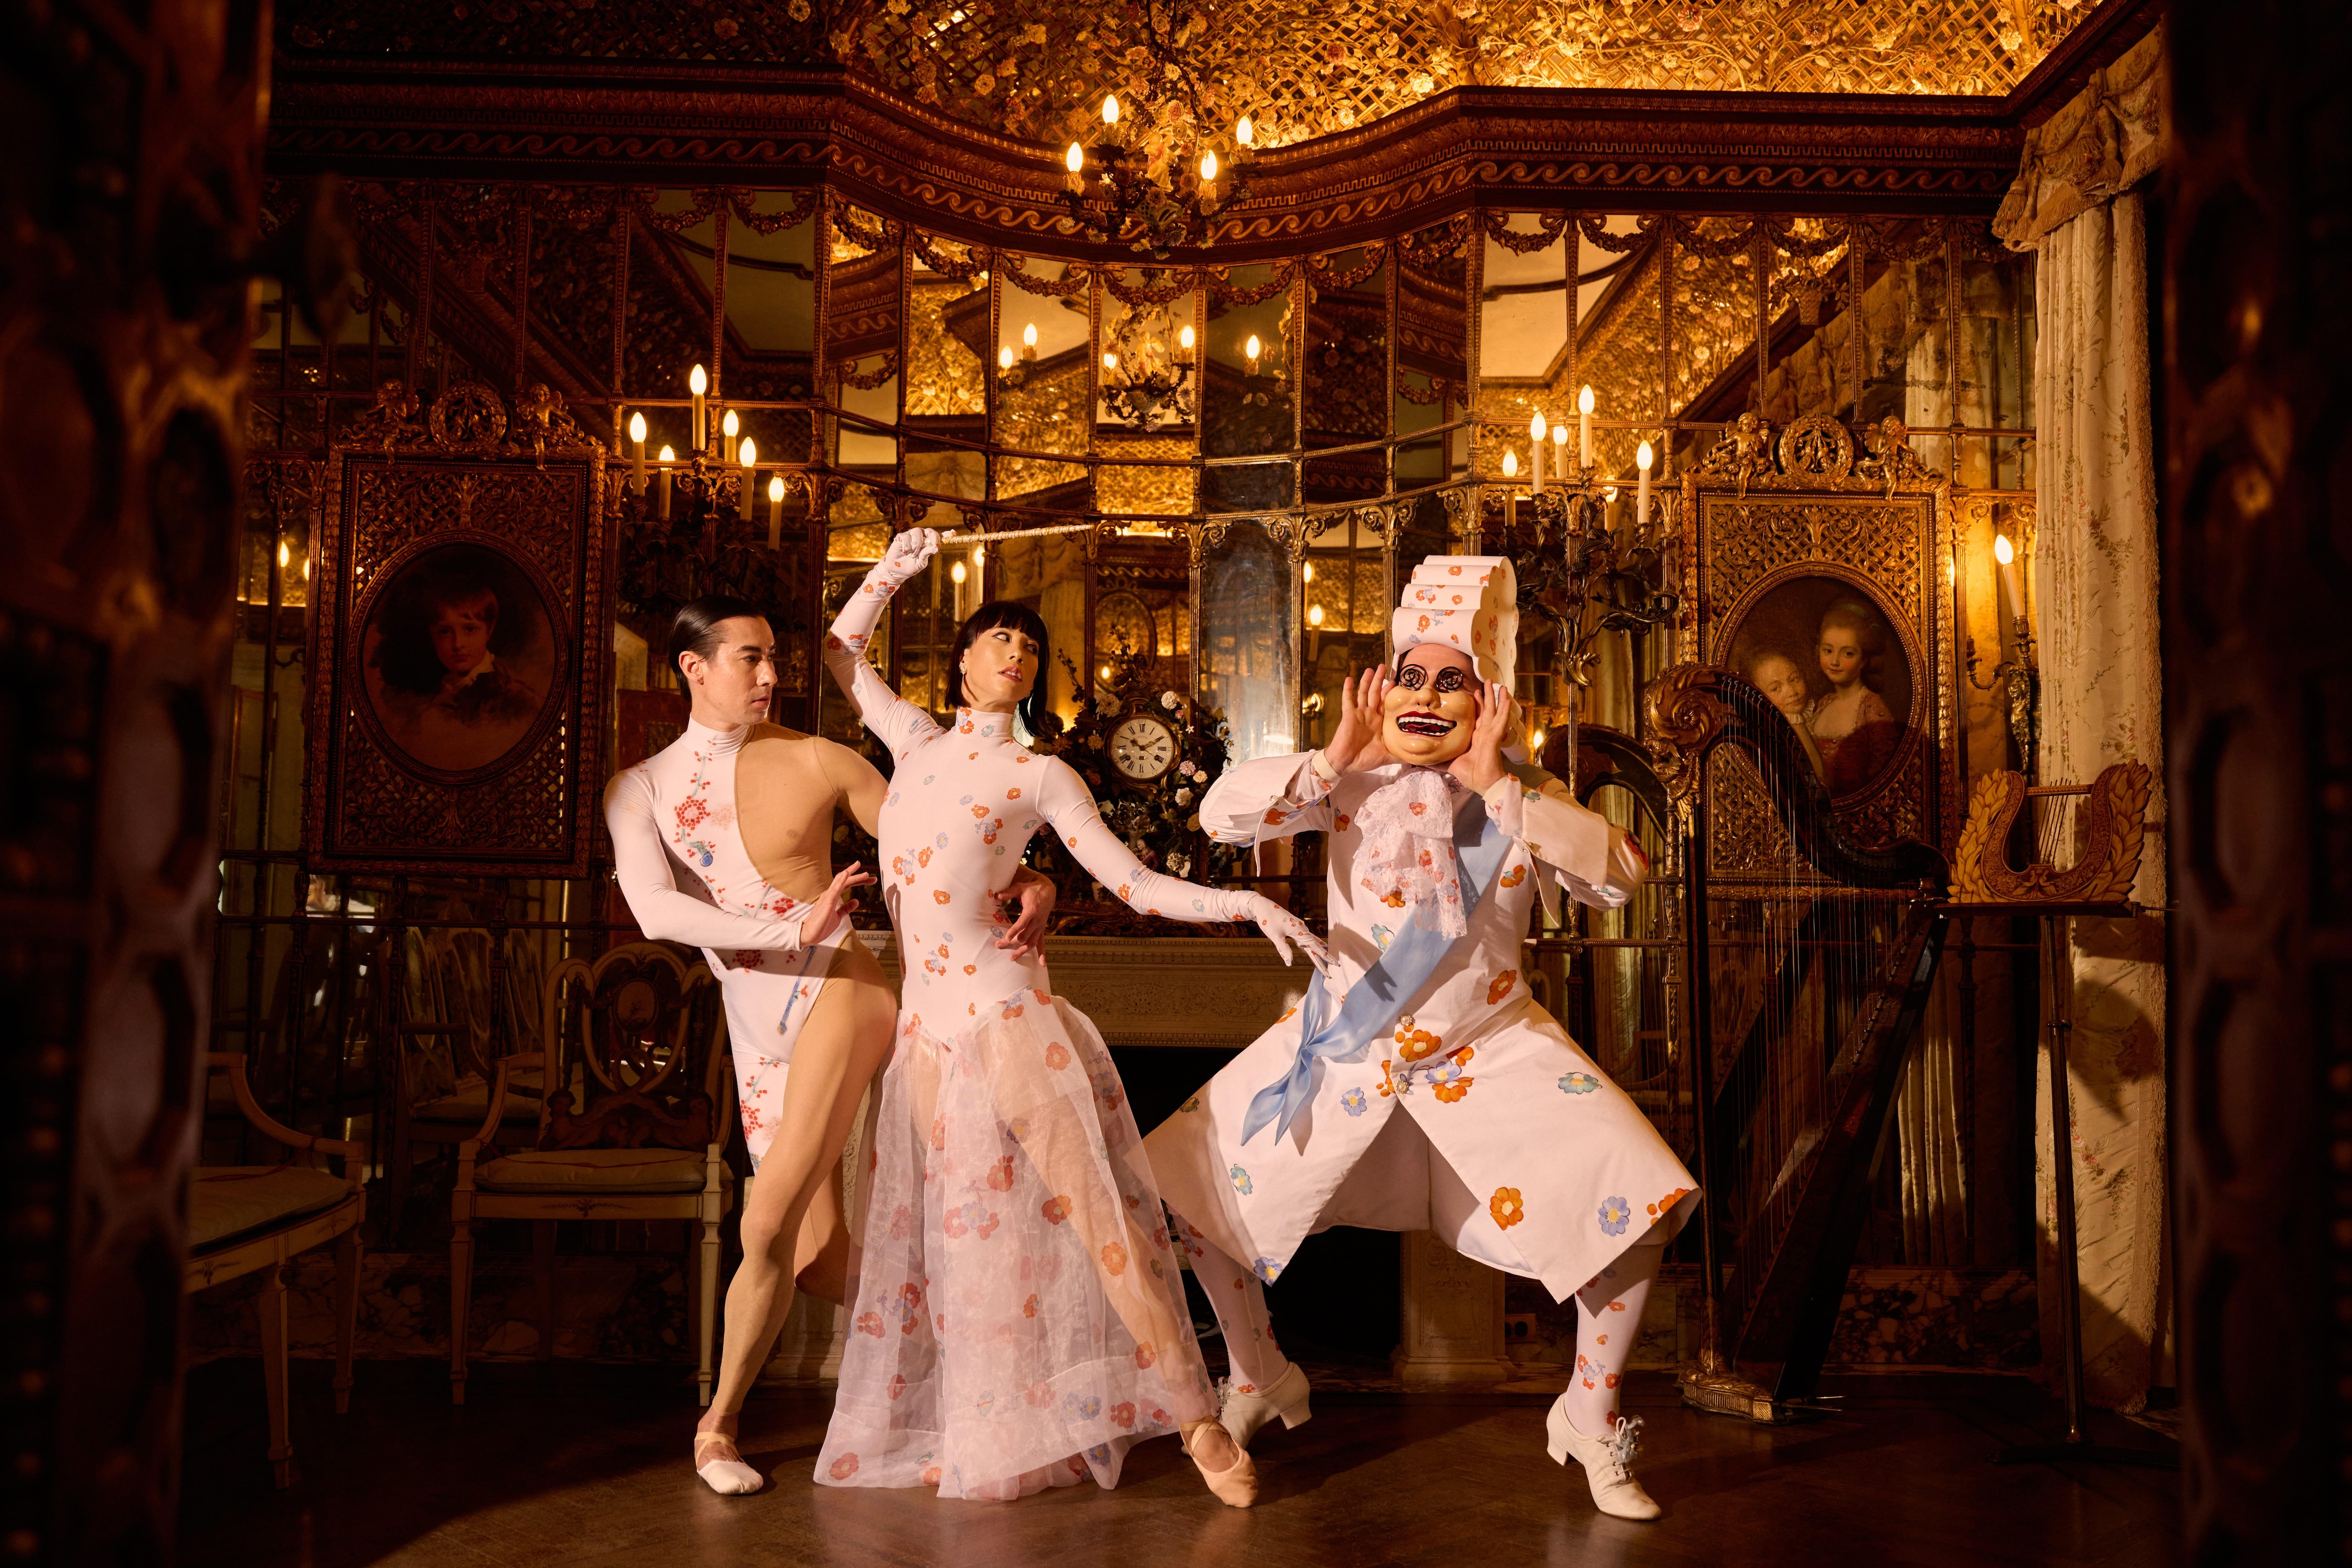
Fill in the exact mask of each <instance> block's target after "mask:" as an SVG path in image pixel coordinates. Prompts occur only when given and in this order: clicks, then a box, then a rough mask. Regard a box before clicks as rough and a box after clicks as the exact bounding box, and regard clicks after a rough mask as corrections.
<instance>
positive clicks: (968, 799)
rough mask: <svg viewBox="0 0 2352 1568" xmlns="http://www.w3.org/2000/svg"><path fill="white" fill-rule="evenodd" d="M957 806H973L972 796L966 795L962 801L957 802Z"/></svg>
mask: <svg viewBox="0 0 2352 1568" xmlns="http://www.w3.org/2000/svg"><path fill="white" fill-rule="evenodd" d="M956 804H957V805H971V796H970V795H965V796H964V797H963V798H962V799H961V800H959V801H957V802H956Z"/></svg>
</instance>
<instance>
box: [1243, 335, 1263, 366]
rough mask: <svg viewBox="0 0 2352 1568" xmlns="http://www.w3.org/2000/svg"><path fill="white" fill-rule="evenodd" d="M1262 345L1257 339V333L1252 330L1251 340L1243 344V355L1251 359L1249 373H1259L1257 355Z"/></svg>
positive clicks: (1246, 358) (1248, 359)
mask: <svg viewBox="0 0 2352 1568" xmlns="http://www.w3.org/2000/svg"><path fill="white" fill-rule="evenodd" d="M1261 346H1262V345H1261V344H1260V343H1259V342H1258V341H1257V334H1256V333H1255V332H1252V333H1251V334H1250V335H1249V342H1245V343H1244V344H1243V345H1242V357H1243V358H1244V359H1245V360H1247V361H1249V373H1250V374H1252V375H1255V374H1257V355H1258V350H1259V348H1260V347H1261Z"/></svg>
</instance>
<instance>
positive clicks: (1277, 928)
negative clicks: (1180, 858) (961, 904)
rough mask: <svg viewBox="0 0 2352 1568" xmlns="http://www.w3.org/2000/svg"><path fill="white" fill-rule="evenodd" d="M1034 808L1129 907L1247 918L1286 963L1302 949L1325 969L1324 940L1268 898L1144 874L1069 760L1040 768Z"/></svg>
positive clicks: (1186, 917) (1171, 914) (1198, 919)
mask: <svg viewBox="0 0 2352 1568" xmlns="http://www.w3.org/2000/svg"><path fill="white" fill-rule="evenodd" d="M1037 807H1038V810H1039V811H1040V812H1041V813H1042V814H1043V815H1044V816H1045V820H1046V821H1047V822H1049V823H1051V824H1052V825H1053V827H1054V831H1055V833H1056V834H1058V835H1059V836H1060V837H1061V840H1062V842H1063V843H1064V844H1066V845H1067V846H1068V847H1069V850H1070V853H1071V854H1072V855H1073V856H1075V857H1076V858H1077V862H1078V864H1079V865H1081V866H1084V867H1085V868H1087V872H1088V873H1089V874H1090V875H1092V876H1093V878H1094V879H1095V880H1096V881H1097V882H1100V883H1101V884H1102V885H1103V886H1104V887H1106V888H1108V889H1112V890H1113V891H1114V892H1116V893H1117V894H1118V897H1119V899H1120V900H1121V901H1123V902H1124V903H1126V905H1127V906H1128V907H1129V909H1132V910H1137V911H1138V912H1139V913H1142V914H1147V915H1162V916H1165V917H1166V918H1168V919H1169V920H1172V921H1192V922H1193V923H1195V924H1202V923H1207V922H1210V921H1254V922H1255V924H1256V926H1257V928H1258V929H1259V930H1260V931H1264V932H1265V937H1266V940H1267V941H1268V942H1272V943H1274V946H1275V951H1276V952H1279V953H1281V954H1282V961H1283V962H1284V963H1289V962H1290V950H1291V948H1292V946H1293V945H1294V944H1295V945H1297V947H1299V948H1301V949H1304V950H1305V952H1306V953H1307V959H1308V961H1309V962H1310V963H1313V964H1314V965H1315V966H1316V967H1317V968H1318V969H1325V968H1328V964H1329V955H1328V953H1327V952H1325V951H1324V948H1323V943H1322V942H1321V940H1320V939H1318V937H1317V936H1316V935H1315V933H1314V932H1313V931H1308V930H1307V924H1306V922H1305V921H1301V920H1300V919H1299V918H1298V917H1297V915H1294V914H1292V913H1291V912H1290V911H1289V910H1286V909H1284V908H1283V907H1282V906H1281V905H1280V904H1277V903H1276V902H1275V901H1274V900H1272V899H1269V898H1265V897H1264V896H1263V895H1261V894H1257V893H1247V892H1242V891H1240V890H1238V889H1223V888H1204V887H1202V886H1201V885H1200V884H1199V883H1197V882H1187V881H1184V880H1182V879H1179V878H1175V877H1170V876H1166V875H1163V874H1162V873H1160V872H1158V871H1153V870H1150V869H1147V868H1145V866H1144V864H1143V862H1142V861H1140V860H1139V859H1137V858H1135V852H1134V851H1133V850H1131V849H1129V847H1127V845H1126V844H1125V843H1124V842H1122V841H1121V840H1120V838H1119V837H1118V835H1117V834H1116V833H1113V832H1112V831H1111V830H1110V829H1109V828H1108V827H1106V826H1103V819H1102V813H1101V811H1100V809H1099V808H1098V807H1097V805H1095V797H1094V795H1093V794H1092V793H1091V792H1089V791H1088V790H1087V786H1086V784H1085V783H1084V781H1082V780H1081V779H1080V778H1079V777H1078V775H1077V774H1076V773H1075V772H1074V771H1073V770H1072V769H1071V768H1070V766H1069V764H1068V763H1063V762H1060V761H1053V762H1049V763H1046V764H1045V783H1044V784H1043V785H1042V786H1041V788H1040V790H1039V796H1038V802H1037Z"/></svg>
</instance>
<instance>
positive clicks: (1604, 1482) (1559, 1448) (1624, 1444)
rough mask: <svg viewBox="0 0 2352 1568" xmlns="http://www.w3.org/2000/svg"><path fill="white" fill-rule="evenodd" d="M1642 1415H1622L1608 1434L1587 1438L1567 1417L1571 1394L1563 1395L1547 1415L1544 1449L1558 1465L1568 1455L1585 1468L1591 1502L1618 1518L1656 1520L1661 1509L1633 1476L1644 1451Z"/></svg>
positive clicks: (1566, 1459)
mask: <svg viewBox="0 0 2352 1568" xmlns="http://www.w3.org/2000/svg"><path fill="white" fill-rule="evenodd" d="M1641 1433H1642V1418H1641V1417H1640V1416H1638V1415H1636V1416H1633V1417H1632V1418H1631V1419H1628V1418H1627V1417H1625V1416H1622V1415H1620V1416H1619V1417H1618V1418H1617V1424H1616V1426H1615V1428H1614V1429H1613V1430H1612V1432H1611V1434H1610V1435H1609V1436H1606V1437H1588V1436H1585V1435H1584V1434H1583V1433H1581V1432H1580V1431H1578V1430H1577V1429H1576V1427H1575V1425H1574V1424H1573V1423H1571V1422H1570V1420H1569V1418H1568V1395H1566V1394H1561V1395H1560V1396H1559V1399H1558V1400H1557V1401H1555V1402H1554V1403H1553V1405H1552V1407H1551V1411H1550V1413H1549V1415H1546V1416H1545V1417H1544V1436H1546V1438H1547V1439H1548V1441H1547V1442H1546V1443H1545V1445H1544V1452H1546V1453H1547V1454H1549V1455H1550V1456H1551V1458H1552V1461H1553V1462H1554V1463H1555V1464H1560V1465H1565V1464H1567V1463H1568V1460H1569V1456H1570V1455H1571V1454H1572V1455H1574V1456H1575V1457H1576V1462H1577V1463H1578V1464H1580V1465H1582V1466H1583V1467H1584V1479H1585V1484H1586V1485H1588V1486H1590V1487H1591V1489H1592V1505H1593V1506H1594V1507H1595V1508H1597V1509H1599V1510H1601V1512H1603V1513H1606V1514H1611V1515H1613V1516H1615V1517H1616V1518H1618V1519H1655V1518H1657V1517H1658V1516H1659V1515H1660V1514H1662V1513H1664V1511H1665V1510H1664V1509H1662V1508H1660V1507H1659V1506H1658V1505H1657V1503H1656V1502H1655V1501H1654V1500H1653V1499H1652V1498H1651V1496H1650V1494H1649V1493H1648V1492H1645V1491H1643V1489H1642V1483H1641V1482H1639V1481H1637V1480H1635V1479H1633V1456H1634V1455H1635V1454H1637V1453H1639V1452H1640V1451H1641V1446H1642V1445H1641Z"/></svg>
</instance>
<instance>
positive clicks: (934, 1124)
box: [931, 1116, 948, 1151]
mask: <svg viewBox="0 0 2352 1568" xmlns="http://www.w3.org/2000/svg"><path fill="white" fill-rule="evenodd" d="M947 1146H948V1119H947V1118H946V1117H944V1116H938V1117H933V1118H932V1119H931V1147H932V1148H934V1149H938V1150H941V1151H944V1150H945V1149H946V1148H947Z"/></svg>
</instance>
